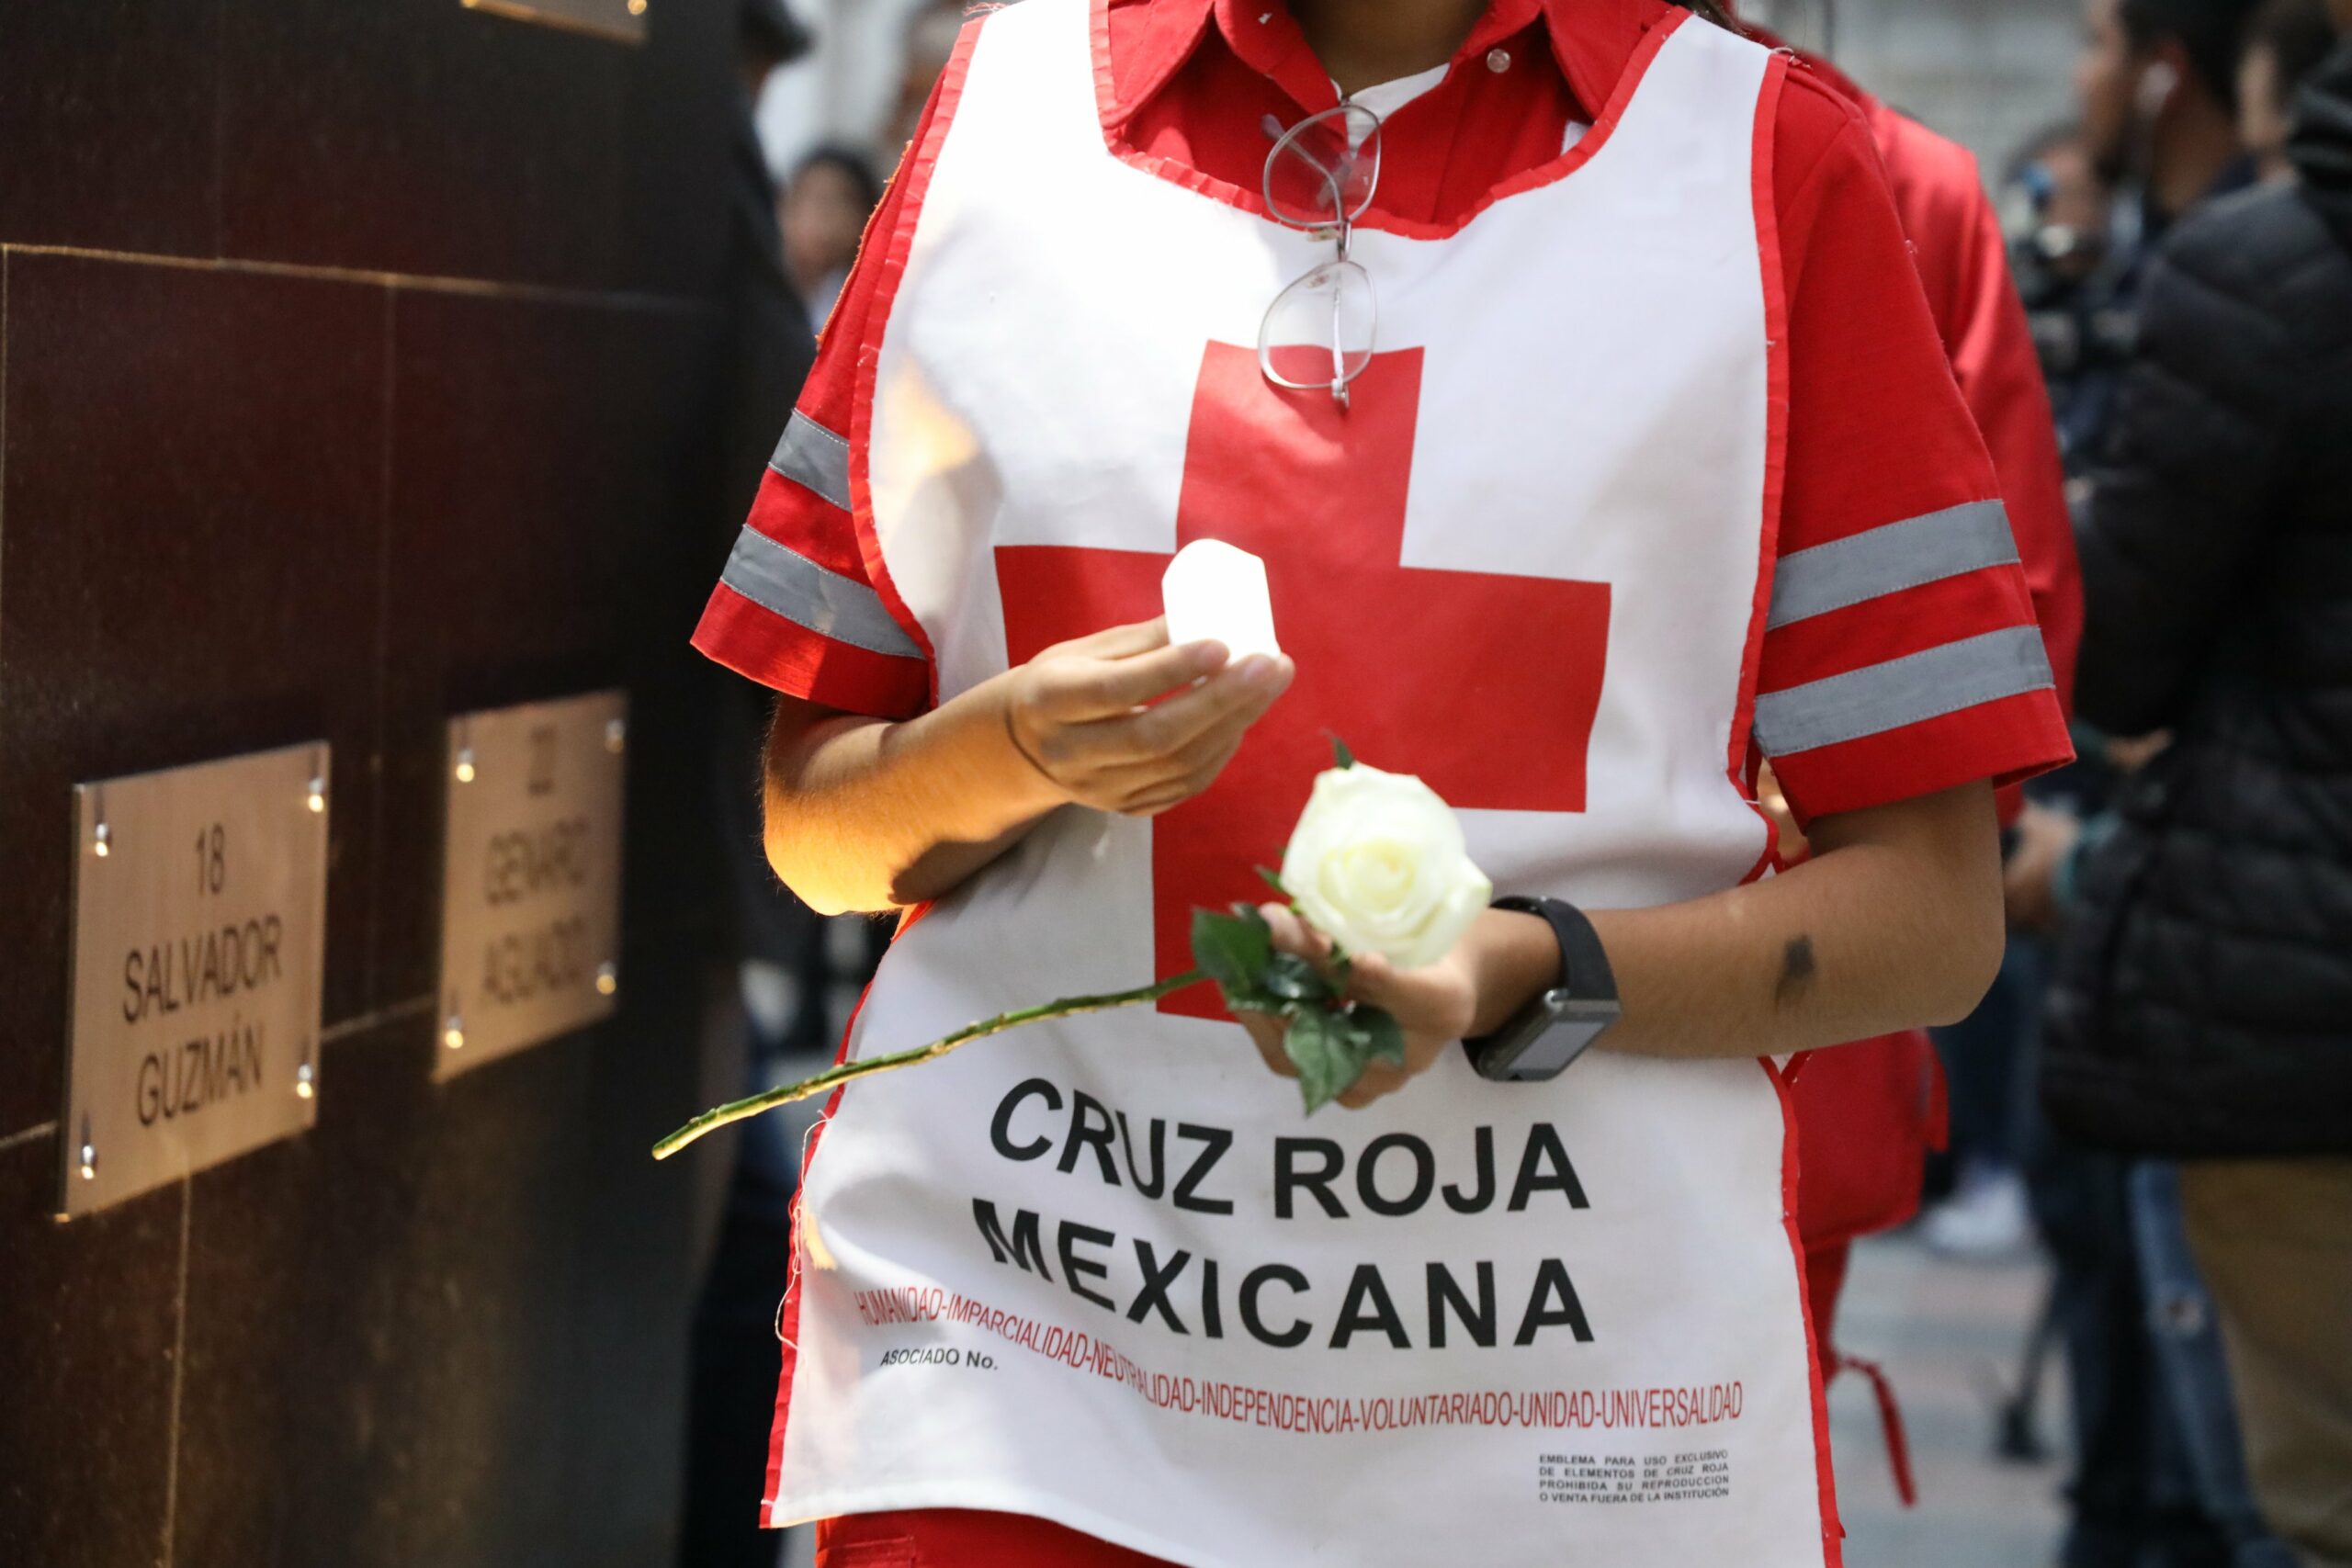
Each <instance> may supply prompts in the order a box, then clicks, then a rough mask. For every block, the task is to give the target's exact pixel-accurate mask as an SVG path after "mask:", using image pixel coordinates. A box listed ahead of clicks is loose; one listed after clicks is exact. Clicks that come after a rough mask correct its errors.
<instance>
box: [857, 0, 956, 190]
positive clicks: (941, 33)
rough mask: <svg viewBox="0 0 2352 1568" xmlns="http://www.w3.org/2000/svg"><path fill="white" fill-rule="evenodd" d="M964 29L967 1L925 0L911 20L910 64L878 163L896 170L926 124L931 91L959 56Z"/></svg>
mask: <svg viewBox="0 0 2352 1568" xmlns="http://www.w3.org/2000/svg"><path fill="white" fill-rule="evenodd" d="M963 28H964V0H924V4H922V5H921V6H916V7H915V12H914V15H913V16H911V17H908V18H907V30H906V35H905V37H906V49H905V60H906V64H905V67H904V69H903V70H901V71H900V73H899V96H898V98H897V100H896V102H895V103H894V104H893V106H892V107H891V109H890V118H889V119H888V121H887V122H886V123H885V126H884V129H883V133H882V142H881V145H880V146H879V147H878V148H877V149H876V153H877V157H876V162H879V163H882V164H890V165H892V166H896V164H898V162H899V154H900V153H901V152H904V151H905V150H906V146H907V143H908V142H910V141H913V140H914V136H915V128H916V127H917V126H919V125H921V124H922V107H923V105H924V104H925V103H927V102H929V101H930V99H931V89H932V88H933V85H936V84H937V83H938V81H939V78H940V77H941V76H942V75H944V73H946V70H947V62H948V60H949V59H950V58H951V57H952V56H953V55H954V54H955V52H956V34H957V33H959V32H961V31H962V30H963Z"/></svg>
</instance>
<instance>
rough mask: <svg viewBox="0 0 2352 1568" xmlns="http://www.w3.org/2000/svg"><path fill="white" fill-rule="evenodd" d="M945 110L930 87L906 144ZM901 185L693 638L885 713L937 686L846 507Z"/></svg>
mask: <svg viewBox="0 0 2352 1568" xmlns="http://www.w3.org/2000/svg"><path fill="white" fill-rule="evenodd" d="M937 108H938V95H937V93H936V91H935V90H934V92H933V97H932V102H931V103H930V104H929V105H927V106H926V107H924V109H923V115H922V126H921V128H919V129H918V130H916V132H915V135H914V139H913V141H911V142H910V144H909V145H910V148H912V147H920V146H922V144H923V141H924V139H925V133H926V132H927V131H928V130H929V128H930V125H931V120H932V116H933V113H935V112H936V110H937ZM904 189H905V182H904V180H903V179H901V178H893V179H892V180H891V182H890V188H889V189H888V191H887V192H886V193H885V194H884V196H883V198H882V205H881V206H880V207H879V208H877V209H876V210H875V213H874V216H873V218H872V219H871V220H868V221H867V223H866V226H865V243H864V245H863V246H862V247H861V249H860V251H859V253H858V259H857V265H855V266H854V267H853V268H851V270H850V275H849V280H848V282H847V283H845V284H844V285H843V286H842V293H841V298H840V299H839V300H837V301H836V302H835V304H834V306H833V313H832V317H831V321H828V322H827V324H826V328H825V333H824V337H823V340H822V341H821V342H820V344H818V347H817V363H816V365H815V367H813V368H812V369H810V371H809V380H808V383H807V385H805V386H804V387H803V388H802V389H801V392H800V400H799V402H798V404H797V406H796V407H795V408H794V410H793V413H792V419H791V421H790V423H787V424H786V426H785V430H784V434H783V436H782V437H781V439H779V440H778V441H777V443H776V448H775V456H774V457H771V458H769V459H768V471H767V472H766V473H765V474H764V475H763V476H762V478H761V480H760V491H759V494H758V495H757V496H756V497H755V498H754V499H753V500H752V514H751V516H750V518H749V519H747V520H746V521H745V523H744V525H743V531H742V532H741V534H740V535H738V536H736V540H735V548H734V552H733V553H732V554H731V555H730V556H729V558H728V561H727V570H726V571H725V573H724V574H723V575H722V576H721V577H720V578H719V581H718V586H717V587H716V588H714V589H712V590H711V595H710V602H709V603H708V604H707V605H705V606H704V609H703V613H702V622H701V624H700V625H699V626H696V627H695V638H694V642H695V648H696V649H700V650H701V651H702V652H703V653H705V654H707V656H709V657H710V658H712V659H715V660H718V662H719V663H721V664H724V665H726V666H727V667H728V668H729V670H732V671H736V672H737V673H739V674H742V675H747V676H749V677H751V678H752V680H754V681H757V682H760V683H761V684H762V685H763V686H772V687H774V688H775V689H776V690H777V691H779V692H782V693H784V694H786V695H787V696H794V697H805V698H807V699H808V700H809V701H810V702H813V703H818V704H821V705H824V706H826V707H830V708H839V709H841V710H842V711H843V712H846V713H863V714H872V715H874V716H876V717H880V718H909V717H911V716H914V715H916V714H918V713H921V712H922V710H923V709H924V708H925V707H926V706H928V705H929V704H930V696H931V667H930V664H929V661H928V660H926V659H925V658H924V655H923V651H922V647H921V646H920V645H919V644H918V643H917V642H916V641H915V640H914V638H913V637H910V636H909V635H908V633H907V631H906V629H905V628H904V627H902V626H899V623H898V622H897V621H896V620H895V619H894V618H893V617H892V616H891V615H890V612H889V611H888V608H887V607H885V605H884V604H883V603H882V599H881V596H880V595H879V594H877V593H876V592H875V591H874V587H873V584H872V583H871V581H869V580H868V579H867V576H866V571H865V558H864V555H863V553H862V552H861V551H860V549H859V548H858V540H857V527H856V524H855V521H854V519H853V518H852V516H851V514H850V510H849V499H850V496H849V454H850V448H849V433H850V410H851V404H852V402H853V400H854V397H855V390H856V379H857V357H858V353H859V350H860V348H861V346H862V345H863V344H865V341H866V337H867V329H868V327H869V325H870V321H871V317H872V314H873V309H874V302H875V293H876V283H877V277H878V275H879V273H880V270H881V262H880V256H881V253H882V251H883V250H884V248H885V247H884V246H882V245H878V244H876V243H874V242H875V240H876V236H888V235H889V234H890V233H891V232H893V231H895V229H896V228H897V225H898V223H899V215H900V209H901V196H902V193H903V191H904Z"/></svg>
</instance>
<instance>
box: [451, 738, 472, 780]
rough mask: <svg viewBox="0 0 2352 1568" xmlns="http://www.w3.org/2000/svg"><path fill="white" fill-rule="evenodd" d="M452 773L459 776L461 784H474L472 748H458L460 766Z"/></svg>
mask: <svg viewBox="0 0 2352 1568" xmlns="http://www.w3.org/2000/svg"><path fill="white" fill-rule="evenodd" d="M452 771H453V772H454V773H456V774H457V777H458V783H459V784H471V783H473V782H474V749H473V748H472V747H470V746H460V747H459V748H458V765H457V767H456V768H455V769H454V770H452Z"/></svg>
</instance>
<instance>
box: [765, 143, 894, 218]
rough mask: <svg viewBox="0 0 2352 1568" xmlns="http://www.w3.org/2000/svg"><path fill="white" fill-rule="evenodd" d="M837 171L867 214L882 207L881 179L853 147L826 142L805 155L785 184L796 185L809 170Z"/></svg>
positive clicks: (866, 158)
mask: <svg viewBox="0 0 2352 1568" xmlns="http://www.w3.org/2000/svg"><path fill="white" fill-rule="evenodd" d="M816 168H830V169H838V170H840V171H841V172H842V174H843V175H847V176H848V177H849V182H850V184H852V185H854V186H856V187H857V197H858V201H859V204H860V205H862V206H863V207H864V208H865V210H866V211H868V212H871V211H873V210H874V209H876V208H877V207H879V206H881V205H882V176H881V175H877V174H876V173H875V172H874V163H873V160H871V159H869V158H868V157H866V155H865V153H863V152H859V151H858V150H857V149H856V148H854V147H851V146H847V145H844V144H843V143H842V142H839V141H827V142H822V143H820V144H819V145H818V146H816V147H813V148H811V149H809V152H808V154H807V155H806V156H805V157H803V158H802V159H801V160H800V162H799V163H798V164H796V165H794V167H793V171H792V178H791V180H790V181H789V182H788V184H787V187H786V188H789V186H797V185H798V184H799V183H800V180H801V176H802V175H806V174H808V172H809V170H811V169H816Z"/></svg>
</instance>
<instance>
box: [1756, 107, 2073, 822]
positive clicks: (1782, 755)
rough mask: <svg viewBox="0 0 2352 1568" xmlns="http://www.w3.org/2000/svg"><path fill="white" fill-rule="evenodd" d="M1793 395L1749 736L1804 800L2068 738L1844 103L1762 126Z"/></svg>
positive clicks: (1835, 800) (1894, 224)
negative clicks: (1766, 130) (1769, 144)
mask: <svg viewBox="0 0 2352 1568" xmlns="http://www.w3.org/2000/svg"><path fill="white" fill-rule="evenodd" d="M1773 203H1774V218H1775V221H1776V225H1777V228H1778V231H1779V242H1780V247H1781V274H1782V278H1783V287H1784V288H1785V290H1786V300H1787V324H1786V329H1785V330H1786V334H1787V338H1788V344H1787V354H1788V387H1789V412H1788V427H1787V448H1786V455H1785V456H1786V468H1785V474H1784V478H1783V488H1782V492H1781V519H1780V534H1779V543H1778V547H1777V549H1776V551H1775V558H1774V563H1773V580H1772V584H1771V600H1770V613H1769V615H1768V619H1767V629H1766V631H1765V635H1764V646H1763V650H1762V655H1761V659H1760V661H1759V666H1758V682H1757V697H1756V708H1755V721H1754V723H1755V729H1754V732H1755V739H1756V741H1757V744H1758V748H1759V750H1761V751H1762V752H1763V754H1764V755H1765V756H1766V757H1768V758H1770V760H1771V762H1772V767H1773V771H1774V773H1776V774H1777V775H1778V776H1779V778H1780V781H1781V787H1782V789H1783V790H1784V791H1785V792H1786V794H1787V795H1788V798H1789V802H1790V805H1791V807H1792V808H1793V809H1794V810H1795V812H1796V813H1797V816H1798V818H1800V820H1808V819H1810V818H1814V817H1816V816H1820V815H1824V814H1826V813H1830V812H1838V811H1853V810H1859V809H1861V808H1863V807H1871V806H1882V805H1886V804H1888V803H1891V802H1894V801H1897V800H1905V799H1909V798H1912V797H1914V796H1917V795H1928V794H1931V793H1933V792H1935V791H1937V790H1941V789H1948V788H1951V787H1952V786H1954V785H1956V784H1966V783H1969V782H1971V781H1973V780H1977V779H1990V780H1992V781H1994V782H1995V783H1996V784H2007V783H2012V782H2014V781H2016V780H2018V779H2021V778H2023V777H2025V776H2027V775H2029V774H2030V773H2038V772H2040V771H2041V770H2042V769H2044V768H2047V767H2051V766H2053V765H2055V764H2056V763H2058V762H2061V761H2064V760H2066V759H2067V758H2068V757H2069V756H2071V755H2072V751H2071V749H2070V748H2069V746H2068V743H2067V739H2066V729H2065V722H2064V717H2063V716H2062V715H2061V713H2060V711H2059V705H2058V700H2057V695H2056V692H2055V689H2054V685H2055V683H2054V682H2053V680H2052V676H2051V673H2050V664H2049V660H2048V657H2047V655H2046V654H2045V653H2044V652H2043V649H2042V647H2041V636H2040V633H2039V632H2038V630H2037V629H2036V626H2035V622H2034V615H2033V606H2032V603H2031V599H2030V595H2029V593H2028V592H2027V585H2026V578H2025V574H2024V572H2023V571H2022V570H2019V567H2018V552H2017V549H2016V547H2015V545H2014V544H2013V542H2012V540H2011V538H2010V534H2009V529H2008V525H2007V521H2006V517H2005V513H2004V511H2003V508H2002V505H2001V491H2000V487H1999V484H1998V482H1997V481H1996V478H1995V475H1994V471H1993V465H1992V463H1991V461H1990V459H1989V458H1988V457H1987V456H1986V454H1985V444H1984V441H1983V440H1982V439H1981V438H1980V436H1979V435H1978V434H1977V429H1976V423H1975V421H1974V420H1973V418H1972V417H1971V416H1970V413H1969V410H1968V406H1967V405H1966V403H1964V402H1963V401H1962V398H1961V393H1960V389H1959V387H1958V386H1957V385H1956V384H1955V382H1954V380H1953V378H1952V371H1951V366H1950V365H1949V364H1948V363H1947V361H1946V358H1945V354H1944V344H1943V342H1942V340H1941V339H1940V338H1939V335H1938V333H1937V331H1936V323H1935V321H1934V319H1933V317H1932V316H1931V315H1930V313H1929V311H1928V301H1927V298H1926V296H1925V295H1924V293H1923V292H1922V291H1921V287H1920V281H1919V277H1918V275H1917V272H1916V271H1915V270H1914V268H1913V266H1912V262H1911V256H1910V253H1909V248H1908V246H1907V244H1906V243H1905V237H1904V232H1903V229H1902V225H1901V222H1900V220H1898V219H1897V217H1896V215H1895V210H1894V202H1893V200H1892V198H1891V197H1890V196H1889V194H1888V190H1887V183H1886V176H1885V175H1884V173H1883V170H1882V168H1881V165H1880V163H1879V159H1878V154H1877V152H1875V150H1874V149H1873V147H1872V144H1871V138H1870V132H1869V128H1868V125H1867V123H1866V122H1865V121H1864V119H1863V118H1862V117H1861V112H1860V110H1859V109H1857V108H1855V107H1853V106H1852V105H1850V104H1849V103H1847V102H1846V101H1845V100H1844V99H1843V98H1841V97H1839V96H1838V95H1837V94H1836V93H1835V92H1834V91H1832V90H1831V89H1829V88H1827V87H1826V86H1824V85H1821V84H1820V82H1819V81H1818V80H1817V79H1816V78H1815V77H1814V76H1812V75H1811V73H1807V72H1804V71H1802V70H1796V71H1792V72H1791V73H1790V74H1789V77H1788V83H1787V86H1786V89H1785V90H1784V91H1783V93H1782V94H1781V107H1780V114H1779V119H1778V121H1777V123H1776V126H1775V130H1774V140H1773Z"/></svg>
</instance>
